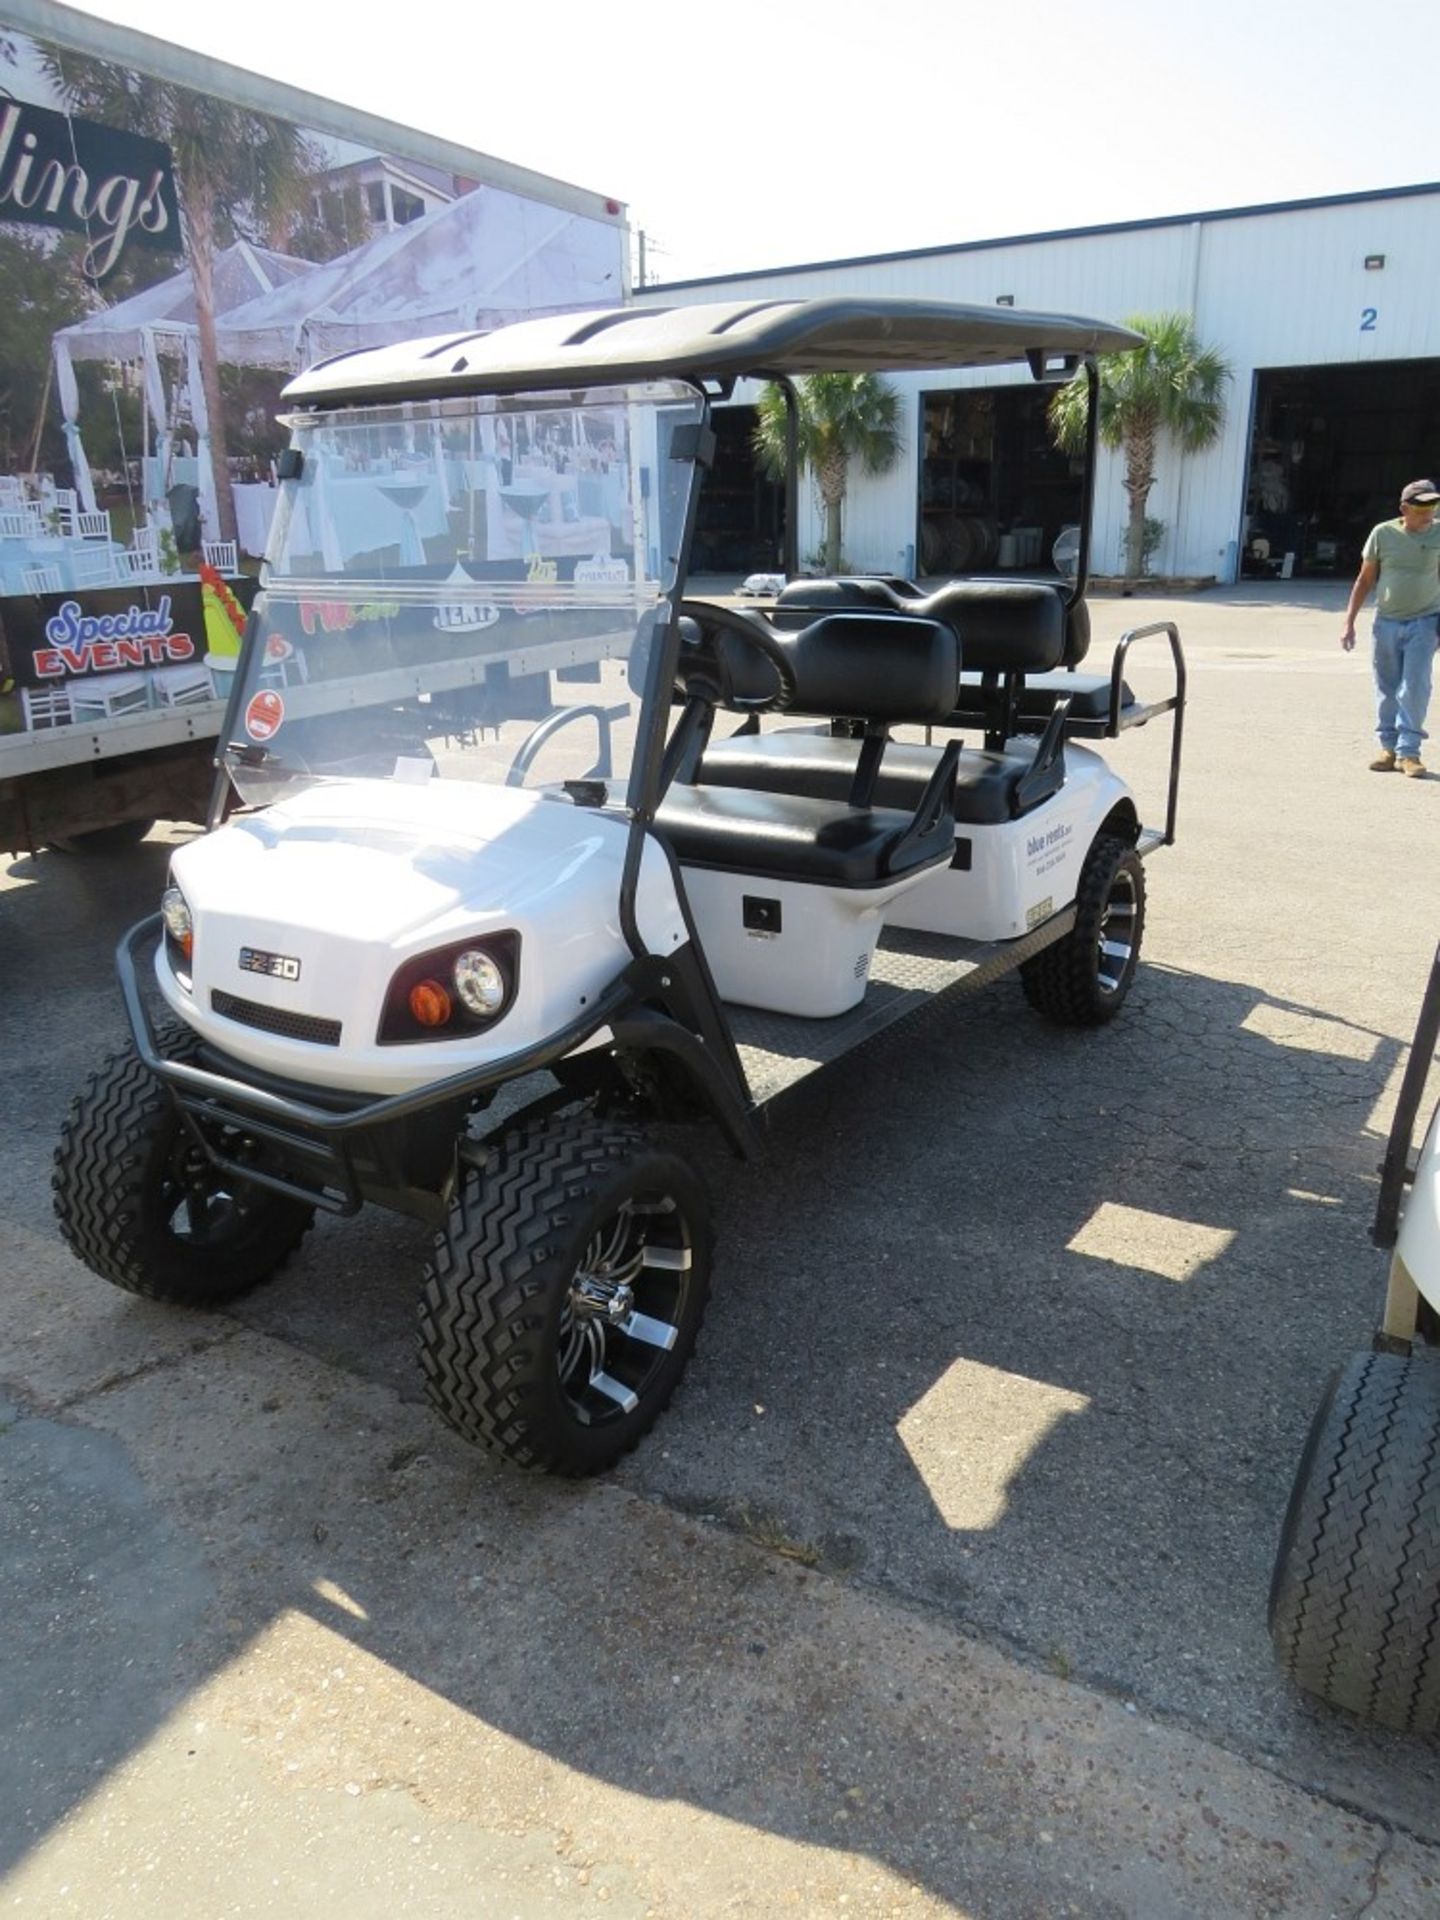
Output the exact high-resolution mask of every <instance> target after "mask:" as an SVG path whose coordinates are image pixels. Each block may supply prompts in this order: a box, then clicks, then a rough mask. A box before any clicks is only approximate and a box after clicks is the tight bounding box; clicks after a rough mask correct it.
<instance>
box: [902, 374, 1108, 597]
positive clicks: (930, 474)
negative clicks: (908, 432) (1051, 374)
mask: <svg viewBox="0 0 1440 1920" xmlns="http://www.w3.org/2000/svg"><path fill="white" fill-rule="evenodd" d="M1053 391H1054V389H1053V388H1050V387H1037V386H1034V385H1030V386H1023V387H964V388H959V389H951V390H950V391H948V392H944V393H925V394H922V395H921V396H920V429H921V445H922V447H923V449H924V453H923V457H922V459H921V462H920V501H919V532H918V537H917V541H916V553H917V555H918V558H919V562H920V571H921V572H922V573H926V574H941V573H976V572H986V573H991V572H999V573H1011V572H1014V573H1050V572H1053V571H1055V549H1056V542H1057V541H1058V540H1059V539H1060V536H1061V534H1062V533H1066V532H1067V530H1071V533H1070V538H1069V539H1068V541H1067V544H1066V545H1065V546H1062V547H1061V549H1060V555H1059V557H1060V559H1061V561H1062V564H1063V563H1065V562H1066V561H1067V556H1068V565H1069V566H1070V567H1072V568H1073V566H1074V558H1073V553H1074V549H1075V546H1076V542H1075V540H1074V536H1073V530H1075V529H1078V527H1079V524H1080V513H1081V501H1082V497H1083V495H1082V479H1083V475H1084V471H1085V463H1084V461H1083V460H1076V459H1072V458H1071V457H1070V455H1069V454H1066V453H1062V452H1061V451H1060V449H1059V448H1058V447H1057V446H1056V445H1055V441H1054V438H1053V436H1052V435H1051V432H1050V425H1049V421H1048V420H1047V418H1046V408H1047V407H1048V406H1049V403H1050V398H1051V395H1052V393H1053Z"/></svg>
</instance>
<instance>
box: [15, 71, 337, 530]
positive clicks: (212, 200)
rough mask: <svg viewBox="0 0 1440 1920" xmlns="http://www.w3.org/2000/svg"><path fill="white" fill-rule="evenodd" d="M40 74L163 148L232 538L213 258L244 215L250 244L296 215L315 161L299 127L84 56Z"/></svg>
mask: <svg viewBox="0 0 1440 1920" xmlns="http://www.w3.org/2000/svg"><path fill="white" fill-rule="evenodd" d="M44 57H45V66H46V70H47V72H48V74H49V77H50V79H51V81H52V82H53V83H54V86H55V88H56V91H57V93H59V94H60V95H61V96H62V97H63V98H64V100H65V101H66V104H67V105H68V106H70V107H71V108H72V109H73V110H74V111H75V112H77V113H82V114H84V115H86V116H87V117H88V118H91V119H96V120H100V121H102V122H103V121H110V122H111V123H112V124H113V125H115V126H119V127H124V128H125V129H126V130H127V131H128V132H131V133H139V134H145V135H148V136H149V138H151V139H152V140H159V141H162V142H163V143H164V144H165V145H166V146H168V147H169V148H170V151H171V154H172V155H173V157H174V162H175V185H176V191H177V193H178V195H179V200H180V214H181V218H182V220H183V222H184V229H185V255H186V262H187V264H188V266H189V268H190V274H191V279H192V281H193V283H194V289H195V327H196V333H197V335H198V345H199V357H200V383H201V386H202V387H203V388H204V392H205V411H206V412H207V413H208V414H209V416H210V453H211V460H212V464H213V466H214V471H215V505H216V510H217V512H218V514H219V519H220V525H219V529H218V533H217V536H216V537H218V538H220V539H222V540H233V539H234V538H235V501H234V496H233V495H232V493H231V491H230V467H229V461H228V458H227V447H226V434H225V413H224V400H223V398H222V395H221V391H220V354H219V350H218V347H217V344H216V339H215V256H216V254H217V253H218V252H219V250H220V248H221V247H223V246H224V245H226V244H227V243H228V241H229V239H230V238H231V237H232V234H233V232H234V231H236V230H238V220H237V215H238V212H239V210H241V209H243V210H244V212H245V214H246V215H248V222H249V225H250V227H251V228H252V230H253V231H252V233H251V234H250V235H249V236H248V237H251V238H257V239H259V238H262V237H264V236H265V235H266V234H267V232H268V231H269V230H272V229H273V226H274V223H275V222H276V220H277V219H283V218H285V217H286V216H292V215H298V214H300V213H301V212H303V210H304V207H305V205H306V200H307V190H308V184H309V180H310V177H311V173H312V171H313V168H314V166H315V164H316V163H317V156H316V154H315V152H314V149H313V147H312V145H311V143H310V142H309V141H307V139H306V138H305V136H304V134H303V133H301V131H300V130H299V128H298V127H294V126H291V125H290V123H289V122H288V121H285V120H277V119H274V118H273V117H272V116H271V115H269V114H263V113H257V112H255V111H254V110H253V109H251V108H249V107H238V106H234V105H232V104H231V102H229V101H228V100H222V99H218V98H217V97H216V96H215V95H214V94H208V93H200V92H198V91H197V90H196V89H195V88H193V87H184V86H176V85H172V84H170V83H169V82H168V81H163V80H156V79H153V78H151V77H150V76H149V75H147V74H139V73H132V72H131V71H130V70H129V69H128V68H125V67H117V66H113V65H111V64H110V62H108V61H105V60H97V59H94V58H92V57H91V56H90V55H88V54H77V53H72V52H70V51H69V50H68V49H67V50H66V51H65V53H64V55H63V58H62V56H61V54H60V52H59V50H58V49H51V48H47V49H46V50H45V56H44Z"/></svg>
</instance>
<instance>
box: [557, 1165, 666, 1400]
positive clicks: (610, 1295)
mask: <svg viewBox="0 0 1440 1920" xmlns="http://www.w3.org/2000/svg"><path fill="white" fill-rule="evenodd" d="M690 1264H691V1240H690V1233H689V1229H688V1227H687V1226H686V1223H685V1220H684V1217H683V1215H682V1214H681V1212H680V1209H679V1208H678V1207H677V1206H676V1204H675V1202H674V1200H672V1199H670V1198H668V1197H659V1198H656V1199H653V1200H652V1199H645V1198H635V1199H631V1200H626V1201H625V1202H624V1203H623V1204H622V1205H621V1207H620V1208H619V1210H618V1211H617V1212H616V1213H615V1214H614V1215H613V1216H612V1217H611V1219H610V1220H608V1221H607V1222H606V1223H605V1224H604V1225H603V1226H602V1227H601V1228H600V1229H599V1230H598V1231H597V1232H595V1233H594V1234H592V1236H591V1238H590V1241H589V1243H588V1245H587V1246H586V1248H585V1252H584V1254H583V1256H582V1257H581V1260H580V1264H579V1266H578V1267H577V1268H576V1271H575V1274H574V1277H573V1279H572V1280H571V1282H570V1289H569V1293H568V1295H567V1297H566V1299H565V1301H564V1304H563V1305H562V1307H561V1310H560V1338H559V1344H558V1347H557V1349H556V1367H557V1370H558V1372H559V1375H560V1389H561V1392H562V1393H563V1394H564V1396H565V1398H566V1400H567V1401H568V1402H569V1405H570V1409H571V1411H572V1412H573V1413H574V1415H575V1417H576V1419H577V1420H578V1421H580V1423H581V1424H582V1425H584V1426H589V1427H595V1426H600V1425H602V1424H603V1423H604V1422H606V1421H608V1420H616V1419H620V1418H621V1417H622V1416H624V1415H625V1414H628V1413H633V1412H634V1410H635V1409H636V1408H637V1407H638V1406H639V1405H640V1402H641V1400H642V1399H643V1398H644V1396H645V1393H646V1391H647V1389H648V1388H649V1386H650V1385H651V1383H652V1382H653V1381H654V1379H655V1378H656V1376H657V1375H658V1374H659V1372H660V1370H661V1367H662V1365H663V1363H664V1358H665V1355H666V1354H667V1353H669V1352H670V1350H671V1349H672V1348H673V1347H674V1346H675V1344H676V1342H677V1340H678V1339H679V1337H680V1328H681V1325H682V1323H683V1320H684V1317H685V1309H686V1304H687V1295H688V1292H689V1284H690V1278H689V1277H690Z"/></svg>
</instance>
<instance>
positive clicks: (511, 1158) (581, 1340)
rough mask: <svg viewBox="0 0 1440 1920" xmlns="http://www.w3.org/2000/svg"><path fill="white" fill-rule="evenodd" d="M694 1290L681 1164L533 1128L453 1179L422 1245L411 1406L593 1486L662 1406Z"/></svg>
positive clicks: (699, 1224) (626, 1139) (690, 1326)
mask: <svg viewBox="0 0 1440 1920" xmlns="http://www.w3.org/2000/svg"><path fill="white" fill-rule="evenodd" d="M709 1290H710V1224H709V1208H708V1204H707V1201H706V1198H705V1194H704V1191H703V1189H702V1188H701V1186H700V1183H699V1181H698V1180H697V1179H696V1177H695V1175H694V1174H693V1173H692V1172H691V1171H690V1169H689V1168H688V1167H687V1166H686V1164H685V1162H684V1161H683V1160H680V1159H678V1158H677V1157H676V1156H675V1155H673V1154H670V1153H666V1152H663V1151H661V1149H660V1148H658V1147H657V1146H656V1145H655V1144H654V1143H653V1142H652V1141H650V1140H649V1139H648V1138H647V1137H646V1135H645V1134H644V1133H643V1132H641V1131H640V1130H639V1129H638V1128H635V1127H632V1126H628V1125H621V1124H615V1123H611V1122H605V1121H599V1120H596V1119H594V1118H593V1117H591V1116H582V1117H580V1118H574V1117H563V1118H559V1119H554V1120H550V1121H544V1122H536V1123H534V1124H532V1125H530V1126H526V1127H523V1128H521V1129H519V1130H517V1131H516V1132H514V1133H511V1134H508V1135H506V1136H505V1138H504V1139H503V1140H502V1141H501V1142H500V1143H499V1145H498V1146H497V1147H496V1148H495V1150H494V1152H493V1153H492V1155H491V1156H490V1158H489V1159H488V1161H487V1163H486V1165H485V1167H484V1169H483V1171H482V1170H472V1171H470V1172H469V1173H467V1174H466V1176H465V1179H464V1182H463V1184H462V1186H461V1188H460V1192H459V1194H458V1196H457V1198H456V1200H455V1202H454V1204H453V1206H452V1207H451V1209H450V1217H449V1220H448V1221H447V1223H446V1226H445V1228H444V1230H443V1231H442V1232H441V1233H439V1234H437V1235H436V1238H435V1252H434V1257H433V1259H432V1261H431V1264H430V1265H429V1266H428V1267H427V1269H426V1274H425V1286H424V1292H423V1294H422V1298H421V1303H420V1326H419V1348H420V1365H421V1370H422V1372H423V1374H424V1376H425V1383H426V1391H427V1393H428V1395H429V1398H430V1400H431V1402H432V1404H433V1405H434V1406H435V1408H436V1410H437V1411H438V1412H439V1413H440V1415H441V1416H442V1418H443V1419H445V1420H446V1421H447V1422H448V1423H449V1424H450V1425H451V1426H452V1427H453V1428H454V1429H455V1430H456V1432H457V1433H459V1434H461V1435H463V1437H464V1438H466V1439H467V1440H475V1441H478V1442H480V1444H481V1445H482V1446H485V1447H489V1448H490V1449H491V1450H492V1451H494V1452H497V1453H502V1454H504V1455H505V1456H506V1457H507V1458H508V1459H510V1460H512V1461H513V1462H515V1464H516V1465H518V1466H522V1467H531V1468H539V1469H541V1470H543V1471H546V1472H550V1473H558V1474H569V1475H572V1476H578V1475H583V1474H591V1473H599V1472H603V1470H604V1469H605V1468H607V1467H609V1466H612V1465H613V1464H614V1462H615V1461H616V1460H618V1459H619V1458H620V1456H621V1455H622V1454H624V1453H628V1452H629V1450H630V1449H631V1448H632V1447H633V1446H634V1445H635V1443H636V1441H637V1440H639V1439H640V1437H641V1436H642V1435H643V1434H645V1433H646V1432H648V1431H649V1429H650V1428H651V1427H652V1426H653V1425H654V1423H655V1421H656V1419H657V1418H658V1416H659V1415H660V1413H661V1412H662V1410H663V1409H664V1407H665V1406H666V1404H667V1403H668V1401H669V1399H670V1396H671V1394H672V1393H673V1392H674V1390H675V1387H676V1385H677V1383H678V1382H679V1379H680V1376H681V1374H682V1373H683V1371H684V1369H685V1363H686V1362H687V1361H688V1359H689V1358H690V1354H691V1352H692V1350H693V1348H694V1345H695V1339H696V1335H697V1334H698V1333H699V1331H700V1322H701V1321H702V1319H703V1318H704V1315H705V1304H706V1300H707V1298H708V1296H709Z"/></svg>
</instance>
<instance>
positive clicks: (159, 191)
mask: <svg viewBox="0 0 1440 1920" xmlns="http://www.w3.org/2000/svg"><path fill="white" fill-rule="evenodd" d="M0 219H4V220H14V221H18V222H20V223H21V224H23V225H30V226H37V227H53V228H58V229H61V230H63V231H66V232H69V233H83V234H84V235H85V238H86V240H87V242H88V243H89V244H88V245H87V247H86V249H85V252H84V255H83V256H82V260H81V267H82V271H83V272H84V273H85V274H86V275H87V276H88V277H89V278H90V279H92V280H96V281H99V280H103V279H104V278H105V276H106V275H107V274H108V273H109V272H111V270H112V269H113V268H114V267H115V266H117V265H118V264H119V261H120V257H121V255H122V254H123V252H124V251H125V247H126V245H127V243H128V242H130V241H133V242H134V243H135V244H136V245H137V246H141V247H149V248H151V249H152V250H155V251H158V252H162V253H179V252H180V250H181V243H180V208H179V205H178V204H177V202H176V198H175V174H174V168H173V165H172V162H171V157H170V149H169V147H167V146H164V145H162V144H161V142H160V141H158V140H147V139H145V138H143V137H142V136H141V135H139V134H133V133H122V132H120V131H119V130H118V129H117V128H115V127H102V126H97V125H96V124H95V122H94V121H93V120H85V119H82V118H80V117H79V116H78V115H75V114H68V113H55V112H52V111H51V110H50V109H49V108H48V107H35V106H29V105H27V104H26V103H25V102H23V101H20V100H7V101H5V102H4V104H3V106H0Z"/></svg>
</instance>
